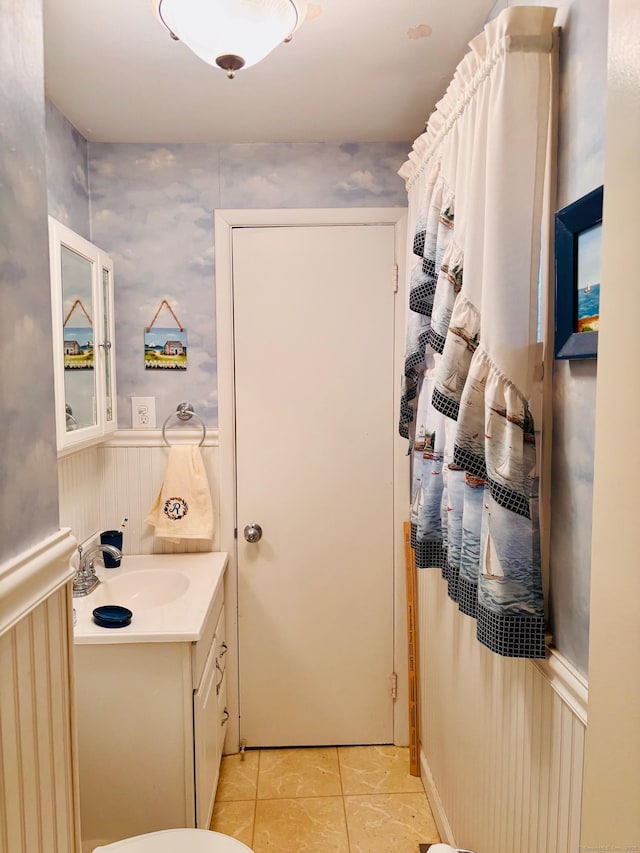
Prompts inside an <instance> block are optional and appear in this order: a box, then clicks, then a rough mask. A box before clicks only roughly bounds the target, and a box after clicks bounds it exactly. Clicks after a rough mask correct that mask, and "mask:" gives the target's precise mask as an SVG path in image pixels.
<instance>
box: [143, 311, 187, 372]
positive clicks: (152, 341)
mask: <svg viewBox="0 0 640 853" xmlns="http://www.w3.org/2000/svg"><path fill="white" fill-rule="evenodd" d="M163 308H166V309H167V311H168V312H169V313H170V314H171V316H172V317H173V319H174V320H175V326H167V325H164V326H160V325H156V321H157V319H158V315H159V314H160V312H161V311H162V309H163ZM144 366H145V369H146V370H186V369H187V330H186V329H185V328H184V326H183V325H182V323H181V322H180V320H178V318H177V316H176V314H175V312H174V310H173V308H172V307H171V306H170V305H169V303H168V302H167V300H166V299H163V300H162V302H161V303H160V306H159V307H158V310H157V311H156V313H155V315H154V318H153V320H152V321H151V323H150V324H149V325H148V326H147V327H146V328H145V330H144Z"/></svg>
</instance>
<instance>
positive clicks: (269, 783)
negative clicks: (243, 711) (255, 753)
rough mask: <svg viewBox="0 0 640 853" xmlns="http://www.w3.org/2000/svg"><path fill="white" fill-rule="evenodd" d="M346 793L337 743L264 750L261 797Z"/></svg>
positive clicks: (262, 752)
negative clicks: (334, 745) (308, 747)
mask: <svg viewBox="0 0 640 853" xmlns="http://www.w3.org/2000/svg"><path fill="white" fill-rule="evenodd" d="M340 794H342V788H341V787H340V772H339V769H338V753H337V751H336V749H335V747H324V748H311V749H307V748H305V749H264V750H261V751H260V773H259V775H258V799H259V800H269V799H273V798H275V797H331V796H334V795H338V796H339V795H340Z"/></svg>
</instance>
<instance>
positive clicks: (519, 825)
mask: <svg viewBox="0 0 640 853" xmlns="http://www.w3.org/2000/svg"><path fill="white" fill-rule="evenodd" d="M446 589H447V587H446V584H445V583H443V581H442V579H441V578H440V573H439V571H437V570H433V571H432V570H425V571H420V572H419V573H418V592H419V630H420V693H421V733H422V737H421V762H422V770H423V779H424V781H425V787H426V789H427V793H428V795H429V798H430V801H431V803H432V806H433V808H434V811H435V813H436V819H437V822H438V824H439V829H440V832H441V835H442V837H443V838H444V839H446V840H447V841H448V842H449V843H450V844H456V845H458V846H462V847H467V848H469V849H470V850H474V851H476V853H514V851H517V853H575V851H576V850H578V847H579V830H580V817H581V799H582V769H583V760H584V739H585V724H586V685H585V684H584V683H583V682H581V680H580V677H579V676H578V675H577V674H576V673H574V672H573V671H570V668H568V669H567V672H568V680H569V683H570V684H574V685H575V687H574V690H573V691H572V690H569V689H567V688H566V686H564V687H563V683H561V682H562V679H561V677H560V674H559V670H560V669H561V668H564V667H565V665H564V664H563V663H562V662H561V660H560V659H559V658H558V656H554V659H553V663H543V664H540V665H538V664H537V663H533V662H532V661H529V660H513V659H509V658H502V657H499V656H498V655H494V654H492V653H491V652H489V651H488V650H487V649H485V648H484V647H483V646H482V645H480V643H478V642H477V640H476V638H475V622H474V620H472V619H470V618H469V617H467V616H463V615H462V614H461V613H460V612H459V611H458V608H457V605H455V604H454V603H453V602H452V601H451V600H450V599H449V598H448V596H447V591H446Z"/></svg>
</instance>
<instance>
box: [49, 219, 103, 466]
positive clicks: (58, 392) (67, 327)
mask: <svg viewBox="0 0 640 853" xmlns="http://www.w3.org/2000/svg"><path fill="white" fill-rule="evenodd" d="M49 262H50V268H51V306H52V320H53V323H52V338H53V367H54V383H55V407H56V437H57V445H58V452H59V454H63V453H64V452H65V451H69V450H74V449H79V448H80V447H86V446H89V445H90V444H94V443H97V442H99V441H100V440H102V439H103V438H104V436H105V435H107V434H108V433H110V432H112V431H113V430H115V429H116V427H117V414H116V385H115V350H114V341H115V334H114V316H113V263H112V261H111V259H110V257H109V256H108V255H107V254H106V253H105V252H103V251H102V250H101V249H99V248H98V247H97V246H94V245H93V243H90V242H89V241H88V240H85V239H84V238H83V237H81V236H80V235H79V234H76V233H75V232H74V231H72V230H71V229H70V228H67V227H66V225H63V224H62V223H61V222H58V221H57V220H56V219H53V217H49Z"/></svg>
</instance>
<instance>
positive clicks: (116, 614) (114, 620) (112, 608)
mask: <svg viewBox="0 0 640 853" xmlns="http://www.w3.org/2000/svg"><path fill="white" fill-rule="evenodd" d="M132 617H133V613H132V612H131V611H130V610H128V609H127V608H126V607H120V606H119V605H117V604H105V605H103V606H102V607H96V609H95V610H94V611H93V619H94V622H95V623H96V625H99V626H100V627H101V628H125V627H126V626H127V625H129V624H130V623H131V619H132Z"/></svg>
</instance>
